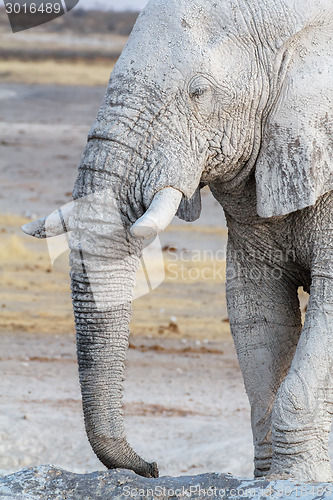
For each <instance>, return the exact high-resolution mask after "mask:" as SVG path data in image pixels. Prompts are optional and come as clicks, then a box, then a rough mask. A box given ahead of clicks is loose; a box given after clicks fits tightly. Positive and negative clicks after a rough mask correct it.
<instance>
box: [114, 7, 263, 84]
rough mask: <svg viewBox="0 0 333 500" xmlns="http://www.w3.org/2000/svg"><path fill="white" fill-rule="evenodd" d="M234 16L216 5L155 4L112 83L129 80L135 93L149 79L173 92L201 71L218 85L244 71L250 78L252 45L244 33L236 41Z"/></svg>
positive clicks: (135, 32)
mask: <svg viewBox="0 0 333 500" xmlns="http://www.w3.org/2000/svg"><path fill="white" fill-rule="evenodd" d="M224 3H225V4H226V5H229V3H230V2H224ZM217 6H219V8H218V7H217ZM221 11H222V13H221ZM222 14H223V15H222ZM221 16H222V19H221ZM230 16H231V13H230V12H229V9H221V5H220V3H217V2H201V1H193V0H192V1H189V2H183V1H180V2H179V3H176V2H173V1H166V2H162V1H160V0H151V1H150V2H149V4H148V6H147V7H146V9H145V10H144V11H143V13H142V14H141V16H140V17H139V19H138V21H137V23H136V25H135V27H134V29H133V31H132V33H131V36H130V39H129V42H128V44H127V46H126V47H125V49H124V51H123V53H122V55H121V56H120V58H119V60H118V63H117V64H116V67H115V69H114V71H113V79H114V80H115V79H116V78H117V77H119V78H121V79H122V82H123V81H124V80H127V81H131V89H132V90H133V91H135V90H136V86H137V83H138V84H139V85H140V84H141V82H142V79H143V78H145V81H146V82H147V83H148V82H149V83H150V84H155V85H157V86H159V87H160V88H161V89H163V90H165V91H166V92H174V91H176V90H177V89H178V88H179V82H180V81H184V80H186V81H188V80H189V79H190V78H191V77H192V76H193V75H194V74H196V73H200V72H201V73H204V74H211V75H212V76H214V77H215V78H216V79H218V80H219V81H221V80H228V79H229V80H230V81H234V80H235V75H241V74H244V72H246V68H247V69H248V71H247V72H248V73H251V61H252V62H253V59H254V58H253V51H254V48H253V44H252V43H251V42H250V37H249V35H248V34H247V33H246V30H244V31H243V32H242V33H237V36H235V32H236V29H239V26H238V25H237V28H236V24H235V23H234V22H231V21H230V19H231V18H230ZM224 17H225V18H226V19H225V22H224ZM228 19H229V26H228V25H227V20H228ZM221 28H222V29H221ZM243 28H244V26H243V27H242V29H241V31H242V30H243Z"/></svg>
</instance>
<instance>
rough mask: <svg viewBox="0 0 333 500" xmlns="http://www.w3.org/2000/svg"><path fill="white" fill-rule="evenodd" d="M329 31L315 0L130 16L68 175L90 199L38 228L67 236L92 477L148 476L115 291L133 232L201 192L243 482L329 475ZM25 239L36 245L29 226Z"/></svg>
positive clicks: (189, 213)
mask: <svg viewBox="0 0 333 500" xmlns="http://www.w3.org/2000/svg"><path fill="white" fill-rule="evenodd" d="M332 20H333V6H332V3H331V0H151V1H150V2H149V4H148V6H147V7H146V8H145V9H144V10H143V12H142V13H141V15H140V16H139V19H138V21H137V23H136V25H135V27H134V29H133V32H132V34H131V36H130V39H129V41H128V44H127V46H126V47H125V49H124V51H123V53H122V55H121V57H120V59H119V60H118V62H117V64H116V67H115V69H114V71H113V72H112V75H111V78H110V82H109V85H108V88H107V91H106V95H105V99H104V102H103V104H102V106H101V109H100V112H99V114H98V117H97V119H96V122H95V123H94V125H93V126H92V129H91V131H90V134H89V137H88V144H87V147H86V150H85V152H84V154H83V157H82V160H81V163H80V166H79V174H78V178H77V181H76V183H75V188H74V199H75V200H80V199H83V198H84V197H86V196H89V195H93V200H95V201H92V202H91V203H89V204H88V205H87V206H85V205H84V204H80V203H78V204H77V205H78V206H79V209H77V210H75V209H74V212H75V213H76V216H75V217H73V207H69V208H68V209H67V211H65V212H64V213H63V214H62V215H61V212H60V217H59V216H57V215H54V214H53V215H52V216H51V217H50V219H49V222H50V223H49V228H50V231H49V235H52V234H60V233H61V232H63V231H65V230H67V229H68V228H69V229H72V230H73V231H72V238H71V248H72V251H71V265H72V272H71V277H72V296H73V304H74V312H75V318H76V329H77V342H78V361H79V372H80V381H81V387H82V397H83V408H84V415H85V423H86V430H87V434H88V438H89V440H90V442H91V445H92V447H93V449H94V451H95V453H96V454H97V456H98V457H99V459H100V460H101V461H102V462H103V463H104V464H105V465H106V466H107V467H108V468H114V467H125V468H129V469H132V470H134V471H135V472H137V473H138V474H141V475H143V476H147V477H150V476H153V477H156V476H157V475H158V469H157V466H156V464H155V463H153V464H149V463H147V462H145V461H144V460H143V459H142V458H140V457H139V456H138V455H137V454H136V453H135V452H134V451H133V450H132V449H131V448H130V446H129V445H128V443H127V441H126V438H125V432H124V427H123V418H122V404H121V397H122V378H123V362H124V359H125V353H126V348H127V345H128V334H129V322H130V313H131V290H132V287H133V284H134V276H135V271H136V268H137V266H138V261H139V258H140V252H141V248H142V244H143V238H144V237H149V236H153V235H154V234H156V233H157V232H158V231H160V230H162V229H164V228H165V227H166V226H167V225H168V224H169V223H170V221H171V220H172V218H173V216H174V215H175V213H176V212H177V210H178V212H177V214H178V215H179V216H180V217H182V218H184V219H185V220H188V221H191V220H194V219H195V218H197V217H198V216H199V214H200V188H201V187H202V186H204V185H208V186H209V187H210V189H211V191H212V193H213V195H214V196H215V198H216V199H217V200H218V201H219V203H220V204H221V205H222V206H223V208H224V211H225V214H226V218H227V223H228V229H229V239H228V256H227V301H228V311H229V317H230V326H231V331H232V335H233V338H234V341H235V345H236V349H237V353H238V358H239V363H240V366H241V369H242V373H243V377H244V382H245V387H246V390H247V393H248V397H249V400H250V404H251V416H252V429H253V439H254V448H255V459H254V461H255V476H269V477H280V478H287V477H291V478H296V479H298V480H313V481H328V480H332V473H331V468H330V462H329V456H328V437H329V432H330V427H331V417H332V412H333V405H332V403H333V379H332V370H333V236H332V235H333V221H332V217H333V215H332V214H333V212H332V207H333V194H332V188H333V169H332V154H333V139H332V133H331V127H332V123H333V121H332V102H333V67H332V54H333V42H332V34H333V23H332ZM110 192H111V193H112V196H110ZM111 198H113V201H111ZM115 203H116V205H117V207H118V211H119V213H120V215H121V217H120V219H121V224H118V226H117V225H115V223H114V210H113V208H114V206H115ZM112 207H113V208H112ZM147 209H148V211H147ZM146 211H147V212H146ZM118 222H119V221H118ZM133 224H134V225H133ZM112 228H113V229H112ZM115 228H116V229H117V230H115ZM130 228H131V230H130ZM111 229H112V230H111ZM24 230H25V231H26V232H27V233H29V234H32V235H34V236H39V237H43V236H47V234H46V233H47V230H46V228H45V219H42V220H39V221H37V222H33V223H30V224H28V225H27V226H25V228H24ZM300 286H303V288H304V289H305V290H307V291H309V293H310V302H309V306H308V310H307V313H306V320H305V324H304V326H303V327H302V324H301V314H300V308H299V301H298V295H297V289H298V287H300ZM97 303H98V307H97V306H96V304H97Z"/></svg>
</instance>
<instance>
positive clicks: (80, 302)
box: [71, 252, 158, 477]
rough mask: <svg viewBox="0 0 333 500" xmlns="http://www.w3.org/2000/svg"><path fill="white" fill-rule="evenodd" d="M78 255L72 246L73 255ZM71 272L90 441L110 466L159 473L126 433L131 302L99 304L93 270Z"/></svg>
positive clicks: (80, 373)
mask: <svg viewBox="0 0 333 500" xmlns="http://www.w3.org/2000/svg"><path fill="white" fill-rule="evenodd" d="M77 258H78V256H74V255H73V252H72V261H73V260H74V259H77ZM72 265H73V262H72ZM132 272H133V271H132ZM71 278H72V296H73V306H74V314H75V322H76V331H77V357H78V364H79V375H80V384H81V392H82V404H83V411H84V420H85V427H86V432H87V436H88V439H89V442H90V444H91V446H92V448H93V450H94V452H95V453H96V455H97V457H98V458H99V460H100V461H101V462H102V463H103V464H104V465H105V466H106V467H107V468H109V469H113V468H126V469H132V470H133V471H134V472H136V473H137V474H140V475H141V476H145V477H158V469H157V465H156V464H155V463H152V464H150V463H147V462H146V461H145V460H143V459H142V458H141V457H140V456H139V455H137V453H135V452H134V451H133V449H132V448H131V447H130V446H129V444H128V443H127V441H126V438H125V431H124V425H123V416H122V383H123V379H124V361H125V355H126V351H127V348H128V337H129V321H130V316H131V304H130V303H129V302H127V303H123V304H119V305H112V304H109V303H105V304H104V307H103V308H102V310H101V307H99V310H98V309H97V308H96V305H95V303H94V296H93V295H94V293H95V294H96V293H97V294H98V289H95V291H94V293H93V291H92V289H91V286H92V282H93V280H94V276H92V273H91V272H90V273H89V278H88V277H87V276H86V275H85V273H84V272H83V273H77V272H75V271H74V272H73V271H72V273H71ZM96 279H97V280H98V278H97V277H96ZM114 279H115V276H114V275H113V276H112V280H114ZM107 281H109V283H106V282H107ZM105 285H107V286H104V287H103V293H105V288H107V289H108V290H109V291H111V289H112V283H111V282H110V280H109V279H108V278H105ZM116 288H117V287H116ZM107 300H108V299H107V298H106V299H105V301H106V302H107ZM99 306H100V304H99Z"/></svg>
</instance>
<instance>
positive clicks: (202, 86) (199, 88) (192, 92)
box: [188, 76, 210, 101]
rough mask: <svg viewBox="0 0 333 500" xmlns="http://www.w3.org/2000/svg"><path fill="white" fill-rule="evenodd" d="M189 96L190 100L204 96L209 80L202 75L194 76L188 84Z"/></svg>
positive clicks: (208, 88)
mask: <svg viewBox="0 0 333 500" xmlns="http://www.w3.org/2000/svg"><path fill="white" fill-rule="evenodd" d="M188 90H189V96H190V98H191V99H192V100H194V101H198V100H200V99H202V97H203V96H206V95H207V93H208V92H209V90H210V85H209V82H208V81H207V80H206V79H205V78H203V77H202V76H197V77H194V78H193V80H192V81H191V82H190V85H189V89H188Z"/></svg>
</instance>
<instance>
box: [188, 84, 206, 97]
mask: <svg viewBox="0 0 333 500" xmlns="http://www.w3.org/2000/svg"><path fill="white" fill-rule="evenodd" d="M206 92H207V89H205V88H202V87H198V88H196V89H193V90H191V91H190V97H191V99H197V98H199V97H201V96H203V95H204V94H205V93H206Z"/></svg>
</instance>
